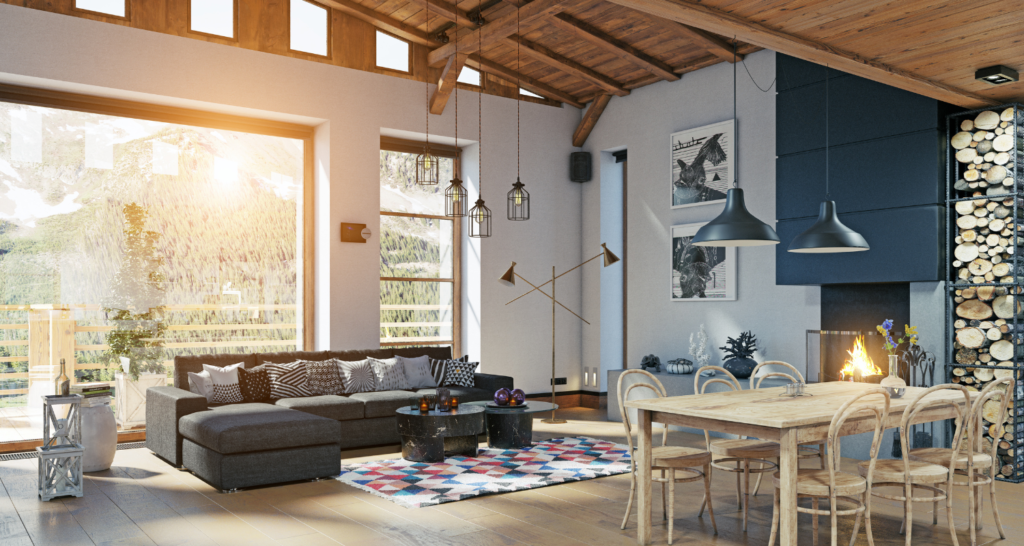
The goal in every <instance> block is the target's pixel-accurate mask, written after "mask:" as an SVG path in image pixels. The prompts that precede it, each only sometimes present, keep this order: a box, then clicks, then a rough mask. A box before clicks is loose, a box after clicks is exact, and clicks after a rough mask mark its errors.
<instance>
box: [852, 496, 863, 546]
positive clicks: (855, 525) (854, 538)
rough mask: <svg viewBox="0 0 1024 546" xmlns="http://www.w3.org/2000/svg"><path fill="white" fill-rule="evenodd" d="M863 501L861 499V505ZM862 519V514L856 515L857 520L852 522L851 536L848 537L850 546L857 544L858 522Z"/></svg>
mask: <svg viewBox="0 0 1024 546" xmlns="http://www.w3.org/2000/svg"><path fill="white" fill-rule="evenodd" d="M863 501H864V499H863V497H862V498H861V502H862V503H863ZM862 519H864V512H861V513H859V514H857V520H856V521H854V522H853V534H851V535H850V546H854V544H855V543H856V542H857V533H859V532H860V520H862Z"/></svg>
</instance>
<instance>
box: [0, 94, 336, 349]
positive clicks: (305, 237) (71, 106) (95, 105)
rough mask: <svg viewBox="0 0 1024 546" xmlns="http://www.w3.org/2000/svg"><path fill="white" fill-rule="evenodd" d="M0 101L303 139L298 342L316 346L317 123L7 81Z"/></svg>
mask: <svg viewBox="0 0 1024 546" xmlns="http://www.w3.org/2000/svg"><path fill="white" fill-rule="evenodd" d="M0 101H3V102H10V103H16V104H24V105H29V106H43V107H46V108H60V109H63V110H72V111H76V112H86V113H90V114H103V115H108V116H119V117H124V118H133V119H142V120H147V121H157V122H162V123H174V124H178V125H191V126H194V127H205V128H207V129H222V130H225V131H238V132H245V133H253V134H259V135H266V136H276V137H283V138H291V139H296V140H302V141H303V158H302V162H303V168H302V176H303V180H302V231H303V233H302V278H301V282H302V287H301V294H297V296H298V297H301V298H302V317H301V319H300V320H299V321H297V324H296V326H297V327H298V328H300V329H301V331H302V335H301V336H297V337H296V341H297V342H301V344H302V347H303V349H304V350H312V349H313V347H314V337H313V336H314V329H313V326H314V314H313V311H314V305H315V302H316V298H315V292H314V284H313V283H314V282H315V280H316V277H315V271H316V268H315V265H316V263H315V260H316V255H315V254H314V250H315V248H314V246H313V245H314V238H313V236H314V234H313V229H314V227H315V225H316V224H315V223H314V210H315V209H314V207H313V186H314V184H313V178H314V174H315V173H314V170H313V166H314V156H313V132H314V129H313V127H309V126H306V125H297V124H294V123H284V122H279V121H271V120H264V119H259V118H251V117H243V116H234V115H229V114H217V113H213V112H205V111H202V110H193V109H189V108H177V107H173V106H158V105H155V104H148V103H142V102H133V101H126V100H121V99H110V98H103V97H95V96H92V95H81V94H77V93H67V92H64V91H51V90H48V89H36V88H32V87H22V86H16V85H7V84H0Z"/></svg>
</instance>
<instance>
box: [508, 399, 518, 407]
mask: <svg viewBox="0 0 1024 546" xmlns="http://www.w3.org/2000/svg"><path fill="white" fill-rule="evenodd" d="M508 405H510V406H515V405H518V402H516V399H515V398H509V399H508Z"/></svg>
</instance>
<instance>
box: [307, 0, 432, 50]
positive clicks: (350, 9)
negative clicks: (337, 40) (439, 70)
mask: <svg viewBox="0 0 1024 546" xmlns="http://www.w3.org/2000/svg"><path fill="white" fill-rule="evenodd" d="M432 1H433V0H432ZM317 2H319V3H321V4H323V5H325V6H328V7H331V8H334V9H336V10H338V11H340V12H342V13H346V14H348V15H351V16H352V17H355V18H356V19H360V20H363V21H366V22H367V23H370V24H371V25H373V26H375V27H377V28H379V29H381V30H383V31H385V32H390V33H391V34H394V35H395V36H398V37H400V38H405V39H406V40H409V41H410V42H412V43H414V44H419V45H422V46H427V47H431V48H433V47H437V45H438V43H437V42H436V41H434V40H431V39H430V37H429V36H428V35H427V33H426V32H423V31H422V30H420V29H418V28H416V27H414V26H412V25H408V24H406V23H403V22H401V21H398V20H396V19H392V18H391V17H388V16H387V15H383V14H380V13H377V12H376V11H374V10H372V9H370V8H368V7H366V6H364V5H361V4H357V3H355V2H353V1H352V0H317Z"/></svg>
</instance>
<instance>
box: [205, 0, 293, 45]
mask: <svg viewBox="0 0 1024 546" xmlns="http://www.w3.org/2000/svg"><path fill="white" fill-rule="evenodd" d="M185 1H186V3H187V6H188V8H187V10H188V21H187V22H188V27H187V28H186V32H188V33H189V34H194V35H196V36H205V37H207V38H214V39H217V40H226V41H228V42H233V43H237V42H238V0H234V1H233V3H234V8H233V11H232V14H231V19H232V21H231V23H232V27H233V30H232V31H231V33H232V34H233V35H234V36H231V37H228V36H221V35H220V34H211V33H209V32H202V31H199V30H192V2H193V0H185ZM289 6H290V5H289ZM288 11H289V12H290V11H291V10H290V9H289V10H288ZM290 28H291V25H290V24H289V29H290ZM288 39H289V40H291V36H289V37H288Z"/></svg>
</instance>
